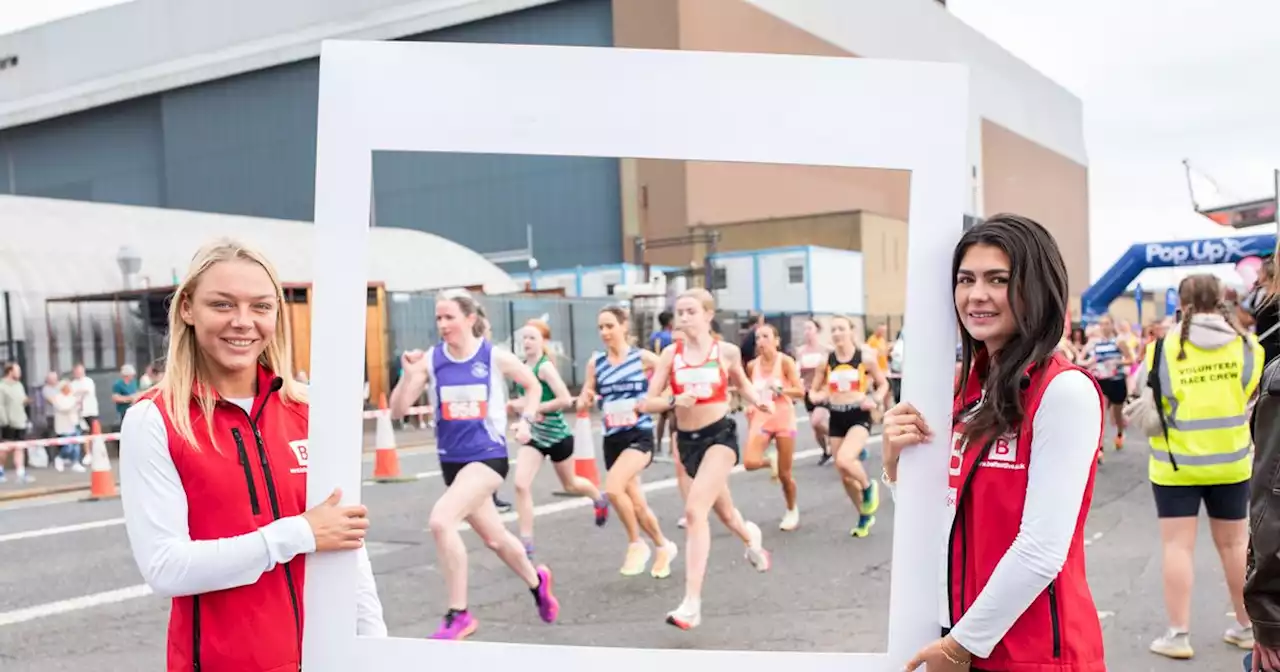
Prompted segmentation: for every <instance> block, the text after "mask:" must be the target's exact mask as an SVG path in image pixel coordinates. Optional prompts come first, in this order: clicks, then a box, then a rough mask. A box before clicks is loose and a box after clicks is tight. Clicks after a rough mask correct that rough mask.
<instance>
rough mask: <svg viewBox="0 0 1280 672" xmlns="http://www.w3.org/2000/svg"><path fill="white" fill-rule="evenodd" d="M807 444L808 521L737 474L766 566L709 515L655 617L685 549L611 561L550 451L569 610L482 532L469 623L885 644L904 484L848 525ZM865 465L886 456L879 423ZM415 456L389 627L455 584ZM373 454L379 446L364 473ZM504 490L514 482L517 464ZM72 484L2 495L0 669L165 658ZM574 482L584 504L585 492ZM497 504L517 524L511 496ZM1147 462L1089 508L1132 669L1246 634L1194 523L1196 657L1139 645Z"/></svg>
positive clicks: (1211, 658)
mask: <svg viewBox="0 0 1280 672" xmlns="http://www.w3.org/2000/svg"><path fill="white" fill-rule="evenodd" d="M800 434H801V437H800V445H799V451H800V457H798V459H797V461H796V476H797V480H798V482H799V502H800V509H801V527H800V529H798V530H797V531H795V532H791V533H783V532H779V531H778V528H777V526H778V522H779V520H780V518H781V515H782V513H783V510H782V503H781V494H780V492H779V489H778V486H777V485H775V484H773V483H771V482H770V480H769V475H768V472H767V470H764V471H760V472H754V473H750V474H747V473H736V474H735V475H734V476H733V477H732V488H733V489H732V492H733V495H734V498H735V502H736V504H737V506H738V507H739V509H741V510H742V512H743V513H744V515H745V516H746V517H747V518H748V519H750V520H754V521H757V522H758V523H759V524H760V526H761V528H762V529H763V530H764V535H765V536H764V538H765V545H766V547H767V548H769V549H770V550H771V551H772V553H773V559H774V566H773V569H772V570H771V571H770V572H769V573H766V574H759V573H756V572H755V571H753V570H752V569H751V567H750V566H749V565H748V564H747V563H746V561H745V560H744V559H743V557H742V551H741V546H740V544H739V542H737V540H735V539H731V538H730V536H729V533H728V532H727V531H726V530H725V529H724V528H723V527H722V526H721V525H719V524H718V522H714V521H713V523H712V534H713V540H712V551H711V559H710V565H709V566H710V571H709V573H708V576H707V582H706V588H705V593H704V606H703V624H702V626H701V627H700V628H698V629H696V630H693V631H689V632H684V631H680V630H677V629H675V628H672V627H671V626H669V625H666V624H665V623H664V622H663V618H664V615H665V614H666V612H667V611H669V610H670V609H673V608H674V607H675V606H676V605H677V604H678V602H679V601H680V598H681V596H682V595H683V581H682V576H683V572H684V563H683V562H682V561H679V560H677V562H676V566H675V568H674V571H673V573H672V576H671V577H670V578H668V579H666V580H656V579H652V578H650V577H649V576H648V575H647V574H645V575H642V576H638V577H631V578H624V577H622V576H620V575H619V574H618V568H619V567H620V565H621V563H622V559H623V552H624V550H625V549H624V545H625V540H624V537H623V536H622V534H621V531H620V526H619V525H618V524H617V521H616V519H611V520H610V522H609V524H608V525H607V526H606V527H604V528H602V529H597V528H596V527H594V525H592V523H591V509H590V507H589V506H585V501H582V500H569V499H565V498H561V497H557V496H555V495H554V494H553V492H554V491H556V490H558V489H559V484H558V483H557V482H556V479H555V477H554V475H553V473H552V470H551V469H549V468H545V467H544V468H543V469H542V470H541V471H540V473H539V475H538V479H537V481H536V483H535V492H534V503H535V505H537V508H536V509H535V511H536V512H537V514H538V515H537V518H536V527H535V532H536V537H537V553H538V558H537V559H538V561H540V562H545V563H547V564H548V565H550V566H551V567H552V568H553V569H554V570H555V572H556V586H557V593H558V597H559V599H560V602H561V605H562V606H561V617H560V622H559V623H558V624H557V625H555V626H546V625H544V624H542V623H541V622H540V621H538V619H537V615H536V613H535V610H534V608H533V604H532V600H531V599H529V595H528V592H527V591H526V589H525V588H524V587H523V585H522V584H521V583H520V582H519V581H518V580H517V579H515V578H514V577H513V576H512V575H511V573H510V572H509V570H507V569H506V567H505V566H504V565H503V564H502V563H501V562H500V561H499V560H498V559H497V558H496V557H495V556H494V555H493V554H492V553H490V552H488V551H487V550H486V549H485V548H484V546H483V544H482V543H480V541H479V540H478V539H477V538H476V537H475V535H474V534H473V533H471V532H465V533H464V539H465V540H466V543H467V547H468V550H469V567H470V605H469V606H470V607H471V609H472V610H473V613H475V614H476V616H477V617H478V618H479V620H480V622H481V625H480V629H479V631H478V632H477V633H476V635H475V638H476V639H479V640H488V641H506V642H522V643H541V644H572V645H583V646H606V647H617V646H629V647H656V648H673V649H720V650H726V649H737V650H780V651H830V652H857V651H882V650H884V648H885V645H886V638H887V625H886V620H885V619H886V614H887V604H888V592H889V568H890V564H889V561H890V549H891V541H892V539H891V537H892V534H893V527H894V515H893V502H892V500H891V498H889V497H887V496H886V497H884V498H883V499H882V504H881V510H880V512H879V513H878V514H877V520H878V523H877V525H876V526H875V527H874V529H873V530H872V534H871V536H870V537H868V538H865V539H854V538H851V537H850V536H849V534H848V531H849V528H850V527H851V525H852V524H853V522H854V514H853V511H852V507H851V505H850V504H849V502H848V500H847V499H846V497H845V496H844V494H843V491H842V489H841V488H840V485H839V481H838V477H837V475H836V474H835V472H834V469H833V468H832V467H831V466H830V465H828V466H827V467H819V466H818V464H817V450H816V447H815V445H814V443H813V440H812V437H811V436H809V435H808V432H807V431H806V427H804V426H802V427H801V432H800ZM871 453H872V458H871V464H870V465H869V467H870V468H871V469H872V473H878V472H879V465H878V462H877V455H878V453H879V448H878V445H877V444H876V443H873V444H872V445H871ZM400 462H401V465H402V469H403V471H404V472H405V473H406V474H407V475H410V476H412V477H414V478H415V479H416V480H414V481H412V482H408V483H388V484H377V483H373V482H371V481H368V480H366V481H365V486H364V491H363V502H364V503H365V504H366V505H367V506H368V507H369V509H370V514H371V518H372V520H373V523H374V526H373V527H372V528H371V531H370V537H369V543H368V547H369V553H370V556H371V557H372V562H373V567H374V572H375V576H376V579H377V582H378V588H379V593H380V595H381V599H382V603H383V607H384V615H385V617H386V621H387V624H388V627H389V629H390V634H391V635H392V636H395V637H425V636H427V635H429V634H430V633H431V632H432V631H433V630H434V629H435V627H436V625H437V623H438V620H439V618H440V616H441V613H442V612H443V607H444V586H443V582H442V579H441V577H440V574H439V572H438V571H437V568H436V554H435V549H434V547H433V543H432V540H431V535H430V533H429V532H428V531H427V530H426V519H427V515H428V513H429V511H430V509H431V505H432V503H433V502H434V501H435V500H436V498H438V497H439V496H440V494H441V492H442V491H443V489H444V484H443V482H442V481H441V479H440V477H439V471H438V463H437V461H436V458H435V455H434V453H433V451H432V449H431V448H430V447H422V448H419V449H407V450H402V451H401V456H400ZM371 474H372V456H371V455H369V456H367V459H366V462H365V475H366V478H368V477H369V476H370V475H371ZM672 476H673V469H672V465H671V464H670V463H666V462H655V463H654V464H653V465H652V466H651V467H650V468H649V469H648V470H647V471H646V472H645V474H644V480H645V482H646V484H647V485H646V487H647V489H648V498H649V501H650V503H651V505H652V506H653V508H654V509H655V511H656V513H657V515H658V516H659V519H660V521H661V523H662V526H663V530H664V532H666V533H667V534H669V535H670V536H671V537H672V538H673V539H674V540H676V541H677V543H680V544H681V547H682V550H683V538H684V535H683V533H682V531H681V530H679V529H677V528H676V526H675V521H676V519H677V518H678V517H679V515H680V512H681V509H682V508H683V507H682V503H681V501H680V497H679V494H678V491H677V490H676V488H675V487H674V482H673V480H672ZM500 494H501V495H502V497H503V498H504V499H508V500H510V499H512V498H513V493H512V488H511V482H510V480H508V482H507V483H506V484H505V485H504V487H503V489H502V491H501V493H500ZM81 499H82V495H81V494H77V493H70V494H62V495H52V496H45V497H40V498H32V499H23V500H18V501H11V502H5V503H0V558H4V562H2V563H0V670H4V671H5V672H37V671H38V672H63V671H66V672H70V671H72V670H75V671H79V670H85V669H99V670H122V671H123V670H153V669H162V668H163V665H164V641H165V629H166V624H167V619H168V610H169V602H168V600H164V599H161V598H158V597H155V596H153V595H151V594H150V591H149V590H148V589H147V588H146V586H145V585H144V584H143V582H142V579H141V576H140V575H139V573H138V570H137V568H136V566H135V565H134V561H133V558H132V556H131V555H130V551H129V545H128V539H127V537H126V534H125V529H124V526H123V521H122V520H121V518H120V516H121V509H120V503H119V501H118V500H108V501H99V502H84V501H80V500H81ZM579 501H581V502H582V504H584V505H583V506H575V505H574V504H573V503H574V502H579ZM504 519H506V520H507V521H508V525H509V526H510V527H511V528H512V529H514V525H515V523H514V514H507V515H506V516H504ZM1155 522H1156V519H1155V511H1154V506H1153V505H1152V503H1151V495H1150V486H1149V485H1148V484H1147V480H1146V451H1145V449H1144V448H1143V446H1142V445H1141V444H1140V443H1138V442H1136V441H1131V442H1130V444H1129V445H1128V446H1127V447H1126V449H1125V450H1123V451H1121V452H1119V453H1115V452H1110V451H1109V452H1108V455H1107V462H1106V464H1105V465H1104V466H1103V467H1102V469H1101V471H1100V473H1099V476H1098V480H1097V486H1096V493H1095V497H1094V502H1093V509H1092V512H1091V515H1090V518H1089V522H1088V535H1089V546H1088V554H1089V572H1090V581H1091V586H1092V589H1093V593H1094V596H1095V599H1096V602H1097V607H1098V610H1099V612H1100V615H1101V617H1102V619H1103V620H1102V622H1103V626H1104V632H1105V637H1106V646H1107V663H1108V669H1110V670H1119V671H1123V672H1148V671H1149V672H1165V671H1173V670H1180V671H1181V670H1187V671H1190V670H1195V671H1197V672H1198V671H1201V670H1227V671H1231V670H1238V669H1240V659H1241V656H1242V655H1243V652H1242V651H1239V650H1237V649H1235V648H1234V647H1231V646H1230V645H1227V644H1225V643H1223V642H1221V640H1220V636H1221V633H1222V631H1223V630H1224V629H1225V628H1226V627H1228V626H1229V625H1230V624H1231V620H1232V619H1231V618H1230V617H1229V616H1228V615H1227V612H1228V611H1229V610H1230V602H1229V600H1228V599H1227V595H1226V590H1225V584H1224V581H1223V579H1222V572H1221V569H1220V567H1219V566H1218V564H1217V557H1216V554H1215V553H1214V552H1213V548H1212V544H1211V542H1210V540H1209V534H1208V526H1207V524H1205V525H1204V526H1203V527H1202V533H1201V535H1200V538H1199V540H1198V546H1197V556H1196V561H1197V577H1196V578H1197V580H1196V584H1195V594H1194V604H1193V614H1194V618H1193V623H1192V637H1193V644H1194V645H1195V646H1196V654H1197V655H1196V658H1195V659H1194V660H1192V661H1188V662H1178V661H1172V660H1167V659H1164V658H1162V657H1159V656H1156V655H1154V654H1151V653H1149V652H1148V651H1147V645H1148V643H1149V642H1150V640H1151V639H1152V638H1153V637H1155V636H1157V635H1159V634H1160V633H1161V632H1162V631H1163V630H1164V627H1165V619H1164V616H1163V599H1162V592H1161V586H1160V560H1159V537H1158V529H1157V526H1156V524H1155Z"/></svg>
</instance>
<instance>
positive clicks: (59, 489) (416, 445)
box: [0, 421, 435, 502]
mask: <svg viewBox="0 0 1280 672" xmlns="http://www.w3.org/2000/svg"><path fill="white" fill-rule="evenodd" d="M395 435H396V446H398V447H400V448H401V449H420V448H427V447H432V446H434V445H435V434H434V432H432V431H431V429H430V428H425V429H424V428H420V427H419V425H418V424H417V423H416V422H410V423H405V424H404V425H402V426H401V428H400V429H398V430H396V432H395ZM363 448H364V451H365V453H373V451H375V450H377V448H378V446H377V442H376V437H375V431H374V426H373V422H372V421H366V422H365V431H364V446H363ZM111 452H112V453H113V454H114V453H115V452H116V451H115V447H114V446H113V447H112V450H111ZM0 464H3V465H4V468H5V477H6V478H5V481H4V482H2V483H0V502H5V501H12V500H17V499H30V498H33V497H43V496H46V495H53V494H63V493H75V492H79V493H82V494H83V495H85V496H87V495H88V492H89V479H90V475H89V472H88V471H87V470H86V471H84V472H79V473H78V472H74V471H71V470H70V469H68V470H66V471H61V472H59V471H57V470H55V469H54V468H53V467H52V465H50V466H49V467H48V468H44V469H32V468H30V467H28V468H27V475H28V476H30V477H31V478H32V479H33V480H32V482H28V483H24V482H22V481H19V480H18V478H17V473H16V472H15V471H14V469H13V458H12V457H11V456H8V455H0ZM117 466H118V460H117V459H115V458H114V457H113V458H112V459H111V471H112V472H113V473H115V474H117V476H116V482H117V484H118V483H119V476H118V474H119V470H118V469H117Z"/></svg>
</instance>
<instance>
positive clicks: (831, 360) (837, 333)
mask: <svg viewBox="0 0 1280 672" xmlns="http://www.w3.org/2000/svg"><path fill="white" fill-rule="evenodd" d="M853 328H854V327H853V320H851V319H849V318H848V317H845V316H844V315H837V316H835V317H833V318H832V319H831V341H832V343H834V344H835V346H836V347H835V350H834V351H832V353H831V355H830V356H828V358H827V366H826V367H825V368H824V369H823V370H822V371H821V372H819V373H818V375H817V376H816V377H815V378H814V379H813V387H811V388H809V398H810V399H813V400H814V402H815V403H818V402H823V401H826V402H828V403H829V406H830V409H831V438H830V441H831V454H833V455H835V456H836V469H837V470H838V471H839V472H840V480H841V481H842V482H843V483H844V491H845V492H846V493H847V494H848V495H849V500H850V501H852V502H853V505H854V507H855V508H857V509H858V524H857V526H855V527H854V528H853V529H852V530H850V531H849V534H850V535H851V536H854V537H865V536H867V535H868V534H870V533H871V526H872V525H875V523H876V517H875V515H874V514H875V512H876V510H877V509H879V508H880V489H879V488H878V487H877V485H876V482H875V481H874V480H872V479H871V478H869V477H868V476H867V470H866V469H865V468H864V467H863V466H862V463H863V461H865V460H866V455H865V452H866V450H865V449H866V445H867V439H869V438H870V437H871V411H873V410H875V409H876V408H877V407H883V405H884V400H885V397H886V396H887V395H888V394H889V380H888V379H887V378H885V372H884V371H881V370H880V367H879V365H877V364H876V352H875V351H874V350H872V349H871V348H867V347H858V345H857V344H856V343H854V341H853ZM868 376H869V377H870V378H871V380H873V381H875V386H876V388H875V391H874V392H873V393H871V394H868V393H867V387H868V385H867V378H868Z"/></svg>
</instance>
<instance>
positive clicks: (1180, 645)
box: [1151, 629, 1195, 660]
mask: <svg viewBox="0 0 1280 672" xmlns="http://www.w3.org/2000/svg"><path fill="white" fill-rule="evenodd" d="M1151 652H1152V653H1158V654H1160V655H1162V656H1164V657H1166V658H1175V659H1177V660H1187V659H1189V658H1191V657H1192V656H1194V655H1195V651H1194V650H1192V648H1191V635H1190V633H1186V632H1178V631H1176V630H1173V629H1170V630H1169V631H1168V632H1166V633H1164V634H1163V635H1161V636H1160V637H1159V638H1157V639H1156V640H1155V641H1153V642H1151Z"/></svg>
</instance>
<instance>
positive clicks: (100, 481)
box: [89, 420, 120, 500]
mask: <svg viewBox="0 0 1280 672" xmlns="http://www.w3.org/2000/svg"><path fill="white" fill-rule="evenodd" d="M89 431H90V432H91V433H92V434H93V437H94V438H93V442H92V443H91V444H90V445H91V446H92V447H91V448H90V453H89V455H90V458H91V460H92V464H93V466H92V467H90V472H91V473H90V478H89V499H92V500H98V499H114V498H116V497H119V496H120V493H119V492H117V491H116V477H115V474H113V473H111V457H110V456H109V455H107V441H106V439H103V438H102V426H101V425H99V424H98V421H97V420H94V421H93V426H92V427H91V428H90V430H89Z"/></svg>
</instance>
